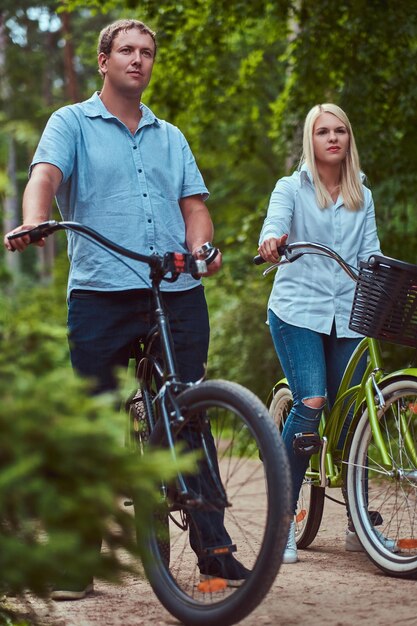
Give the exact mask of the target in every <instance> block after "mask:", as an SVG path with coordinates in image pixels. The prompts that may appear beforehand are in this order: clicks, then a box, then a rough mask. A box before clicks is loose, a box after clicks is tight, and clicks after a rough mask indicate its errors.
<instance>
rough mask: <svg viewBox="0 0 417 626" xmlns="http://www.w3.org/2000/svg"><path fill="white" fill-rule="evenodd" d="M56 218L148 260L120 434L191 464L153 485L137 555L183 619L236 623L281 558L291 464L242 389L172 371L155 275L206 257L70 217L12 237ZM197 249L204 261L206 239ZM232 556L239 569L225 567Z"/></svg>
mask: <svg viewBox="0 0 417 626" xmlns="http://www.w3.org/2000/svg"><path fill="white" fill-rule="evenodd" d="M60 229H66V230H70V231H74V232H76V233H79V234H80V235H81V236H86V237H88V238H89V239H91V240H93V241H94V242H96V243H97V244H98V245H100V246H103V247H104V248H106V249H108V250H110V251H112V253H113V254H116V255H121V256H122V257H128V258H130V259H134V260H137V261H140V262H143V263H147V264H148V265H149V268H150V279H151V289H152V294H153V302H154V312H155V319H156V323H155V326H154V327H153V328H152V329H151V331H150V332H149V334H148V335H147V336H146V337H144V338H143V341H141V345H140V346H139V350H138V355H137V367H136V373H137V382H138V387H137V391H136V392H135V393H134V394H133V395H132V397H131V398H130V400H129V401H128V403H127V409H128V414H129V420H130V440H131V443H132V444H133V446H134V447H135V448H136V449H137V450H138V451H139V452H140V453H144V452H145V453H146V449H147V448H148V447H149V446H152V447H155V448H167V449H168V450H169V451H170V454H171V456H172V460H173V463H176V462H177V455H178V454H179V452H178V450H183V451H184V449H185V453H188V452H189V451H193V452H195V453H196V455H197V457H198V462H197V464H196V469H195V470H194V471H193V472H192V474H189V473H188V474H186V475H184V474H183V473H182V472H181V471H178V472H177V474H176V479H175V480H173V481H172V482H171V483H170V484H161V489H160V497H159V502H158V504H157V506H156V507H155V510H154V511H153V514H152V518H151V520H150V524H149V528H150V529H149V532H148V535H147V541H146V545H147V551H146V554H144V558H143V563H144V567H145V571H146V574H147V576H148V578H149V581H150V583H151V585H152V588H153V590H154V592H155V594H156V595H157V597H158V598H159V600H160V601H161V603H162V604H163V605H164V606H165V608H166V609H167V610H168V611H169V612H170V613H171V614H172V615H174V616H175V617H176V618H178V619H179V620H180V621H181V622H182V623H184V624H189V625H192V626H198V625H203V626H210V625H214V624H216V626H220V625H222V626H228V625H229V624H235V623H237V622H239V621H240V620H241V619H243V618H244V617H245V616H247V615H248V614H249V613H250V612H251V611H252V610H253V609H254V608H255V607H256V606H257V605H258V604H259V603H260V602H261V600H262V599H263V598H264V596H265V595H266V593H267V592H268V590H269V589H270V587H271V585H272V583H273V581H274V579H275V577H276V575H277V573H278V570H279V568H280V565H281V562H282V554H283V551H284V548H285V545H286V540H287V536H288V528H289V521H290V474H289V469H288V462H287V456H286V452H285V448H284V446H283V444H282V441H281V439H280V435H279V433H278V431H277V429H276V427H275V425H274V423H273V421H272V419H271V417H270V416H269V415H268V411H267V410H266V407H265V406H264V405H263V403H262V402H261V401H260V400H259V399H258V398H257V397H256V396H255V395H254V394H253V393H251V392H250V391H249V390H247V389H245V388H244V387H242V386H240V385H238V384H236V383H232V382H227V381H223V380H213V381H209V380H207V381H199V382H197V383H184V382H182V381H181V380H180V377H179V374H178V372H177V368H176V365H175V352H174V347H173V343H172V339H171V335H170V331H169V321H168V318H167V314H166V312H165V310H164V305H163V294H162V293H161V289H160V286H161V283H162V281H164V280H169V281H174V280H176V279H177V278H178V276H179V275H180V274H181V273H183V272H186V273H189V274H191V275H193V276H194V277H196V278H197V277H199V275H200V274H202V273H204V272H205V271H206V268H207V266H206V262H205V261H204V260H196V259H195V258H194V257H193V256H192V255H191V254H189V253H185V254H184V253H166V254H165V255H164V256H159V255H156V254H154V255H151V256H146V255H143V254H139V253H137V252H134V251H131V250H127V249H126V248H124V247H122V246H119V245H117V244H115V243H114V242H112V241H109V240H108V239H106V238H104V237H102V236H101V235H100V234H99V233H97V232H96V231H94V230H92V229H91V228H88V227H86V226H83V225H81V224H79V223H76V222H56V221H49V222H45V223H42V224H40V225H38V226H37V227H36V228H34V229H32V230H30V231H26V233H22V232H20V233H17V234H16V235H12V237H16V236H22V234H28V235H29V236H30V238H31V241H32V242H33V241H37V240H39V239H41V238H43V237H46V236H48V235H50V234H51V233H53V232H55V231H57V230H60ZM207 254H208V255H209V259H208V260H210V255H213V250H208V251H207ZM219 529H220V531H221V532H220V531H219ZM141 530H142V529H141ZM142 532H143V530H142ZM219 537H221V540H220V539H219ZM224 537H226V540H225V539H224ZM237 560H238V561H239V563H240V564H241V565H242V566H243V572H244V576H243V577H233V576H232V577H230V572H229V573H226V572H228V571H229V570H228V567H229V565H230V564H231V563H233V564H234V563H236V561H237ZM238 578H239V579H238Z"/></svg>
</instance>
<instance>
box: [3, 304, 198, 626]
mask: <svg viewBox="0 0 417 626" xmlns="http://www.w3.org/2000/svg"><path fill="white" fill-rule="evenodd" d="M45 293H46V292H45ZM28 299H29V300H28ZM30 299H31V296H30V294H28V295H27V298H26V302H25V304H24V306H23V307H20V308H17V309H15V308H14V307H16V302H12V301H10V300H8V301H7V302H6V301H4V302H3V303H0V304H3V305H4V306H3V307H2V309H1V310H2V315H1V319H0V397H1V403H0V432H1V438H0V592H1V590H3V591H7V592H9V591H13V592H15V593H17V594H20V593H22V592H23V591H24V590H30V591H31V592H33V593H34V594H35V595H36V596H39V597H45V596H47V594H48V587H49V585H50V583H51V582H52V581H53V580H54V578H56V575H57V568H58V567H59V566H62V564H64V566H65V570H66V572H67V573H68V574H69V575H71V574H74V573H77V572H80V571H85V570H86V569H92V570H94V572H95V574H96V575H97V577H99V578H103V579H106V580H112V581H118V580H120V577H121V574H122V573H123V572H124V571H127V570H131V569H132V568H133V569H136V566H137V563H138V559H137V558H136V557H138V555H139V553H140V549H141V548H142V547H143V546H141V545H139V546H138V545H137V542H136V539H135V533H134V523H133V516H132V507H128V508H126V507H124V506H123V501H124V500H126V496H127V497H130V496H134V498H135V505H136V524H137V526H138V527H139V528H145V527H146V524H147V520H148V519H149V515H150V512H151V508H152V504H153V502H154V501H155V497H158V493H159V489H158V485H160V482H161V478H163V479H164V480H167V479H169V478H170V477H171V476H172V475H173V470H172V468H171V465H172V462H171V458H170V457H169V456H168V453H164V452H152V453H147V454H146V455H145V456H143V457H141V456H140V455H138V454H132V453H128V451H127V448H126V447H125V446H124V442H123V438H124V433H125V425H126V417H125V414H124V412H122V411H120V410H119V409H118V407H119V406H120V404H121V402H120V398H118V397H117V395H116V394H107V395H101V396H98V397H97V396H96V397H90V396H89V394H88V389H87V385H86V383H85V382H84V381H81V380H80V379H78V378H77V377H76V376H74V374H73V372H72V370H71V369H70V367H69V365H67V364H66V361H67V360H68V357H67V355H66V341H65V331H63V330H62V327H61V326H59V325H56V324H55V325H53V324H52V325H47V324H46V323H45V321H44V320H45V317H43V318H40V317H39V316H38V315H30V316H28V315H26V314H25V312H26V313H27V311H28V310H30V311H31V312H32V313H33V307H34V306H35V305H34V303H33V301H31V300H30ZM42 306H45V304H43V305H42ZM64 354H65V358H64ZM187 466H189V461H187ZM100 536H102V537H103V538H104V541H105V544H106V550H104V551H102V553H101V554H98V551H97V549H96V548H95V546H96V544H97V539H98V538H99V537H100ZM121 549H123V550H124V551H126V550H127V551H128V553H130V554H131V555H133V556H134V557H135V558H134V559H126V558H125V554H124V555H123V551H122V550H121ZM0 595H1V593H0ZM0 623H1V614H0ZM6 623H7V622H6Z"/></svg>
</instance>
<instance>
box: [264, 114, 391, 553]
mask: <svg viewBox="0 0 417 626" xmlns="http://www.w3.org/2000/svg"><path fill="white" fill-rule="evenodd" d="M362 178H363V175H362V174H361V171H360V166H359V157H358V152H357V149H356V144H355V139H354V137H353V132H352V128H351V125H350V122H349V120H348V118H347V116H346V114H345V113H344V112H343V111H342V109H340V108H339V107H338V106H336V105H334V104H319V105H316V106H315V107H313V108H312V109H311V111H310V112H309V113H308V115H307V117H306V120H305V124H304V136H303V156H302V158H301V161H300V166H299V168H298V170H297V171H296V172H294V174H293V175H292V176H287V177H284V178H282V179H280V180H279V181H278V182H277V184H276V187H275V189H274V191H273V192H272V195H271V200H270V203H269V208H268V214H267V217H266V219H265V222H264V225H263V228H262V232H261V236H260V245H259V253H260V254H261V256H262V257H263V258H264V259H265V260H266V261H270V262H276V261H277V260H278V259H279V255H278V251H277V248H278V247H279V246H281V245H283V244H284V243H286V242H288V243H291V242H293V241H314V242H319V243H322V244H325V245H327V246H329V247H331V248H333V249H334V250H336V252H338V253H339V254H340V255H341V256H342V257H343V258H344V259H346V261H347V262H348V263H350V264H351V265H353V266H355V267H357V266H358V265H359V261H361V260H367V259H368V257H369V256H370V255H371V254H380V253H381V251H380V244H379V240H378V235H377V229H376V223H375V210H374V203H373V200H372V194H371V192H370V190H369V189H368V188H367V187H365V186H364V185H363V183H362ZM354 287H355V285H354V282H353V281H352V280H351V279H350V278H349V277H348V276H347V275H346V274H345V273H344V271H343V270H342V269H341V268H340V267H339V265H337V264H336V263H335V262H334V261H332V260H331V259H329V258H326V257H323V256H318V255H309V256H306V257H302V258H300V259H299V260H298V261H297V262H296V263H294V264H288V265H284V266H282V267H281V268H280V269H279V271H278V272H277V275H276V277H275V282H274V285H273V288H272V292H271V296H270V299H269V303H268V322H269V326H270V331H271V335H272V339H273V342H274V346H275V349H276V352H277V354H278V358H279V360H280V362H281V365H282V368H283V370H284V374H285V376H286V378H287V380H288V383H289V385H290V388H291V391H292V394H293V399H294V404H293V407H292V410H291V412H290V414H289V416H288V419H287V421H286V423H285V427H284V430H283V439H284V443H285V446H286V448H287V452H288V455H289V459H290V465H291V471H292V477H293V506H294V513H295V510H296V507H297V499H298V495H299V491H300V489H301V485H302V482H303V477H304V474H305V472H306V469H307V467H308V462H309V459H308V457H305V456H300V455H296V454H295V453H294V450H293V438H294V435H295V434H296V433H300V432H304V433H307V432H309V433H311V432H317V429H318V425H319V421H320V414H321V411H322V409H323V407H324V405H325V403H326V401H328V402H329V404H330V405H331V404H332V402H333V401H334V398H335V396H336V392H337V388H338V385H339V382H340V380H341V377H342V374H343V372H344V369H345V367H346V365H347V362H348V361H349V358H350V356H351V354H352V352H353V351H354V349H355V347H356V346H357V344H358V343H359V341H360V340H361V337H359V335H358V334H357V333H355V332H353V331H351V330H350V329H349V326H348V324H349V315H350V309H351V306H352V300H353V294H354ZM364 361H365V360H364ZM364 366H365V362H364V363H363V367H364ZM363 371H364V370H362V372H358V373H357V378H358V379H359V380H360V377H361V376H362V374H363ZM359 380H358V381H355V380H353V383H354V384H355V382H359ZM346 533H347V534H346V549H347V550H360V549H361V546H360V543H359V541H358V539H357V537H356V534H355V533H354V532H353V527H351V528H350V529H349V527H348V529H347V531H346ZM387 541H388V540H387ZM297 560H298V559H297V546H296V543H295V524H294V522H292V523H291V527H290V533H289V537H288V543H287V548H286V550H285V553H284V559H283V562H284V563H296V562H297Z"/></svg>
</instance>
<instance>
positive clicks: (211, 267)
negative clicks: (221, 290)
mask: <svg viewBox="0 0 417 626" xmlns="http://www.w3.org/2000/svg"><path fill="white" fill-rule="evenodd" d="M204 246H211V244H209V243H205V244H203V247H201V246H198V247H197V248H194V250H193V257H194V258H196V259H200V260H202V261H206V260H207V257H209V258H210V249H209V248H208V249H207V250H204V249H203V248H204ZM211 250H212V251H213V250H214V248H213V246H211ZM221 266H222V253H221V252H220V250H218V249H217V254H216V256H215V257H214V259H213V260H212V261H210V262H209V263H207V272H205V273H204V274H201V276H212V275H213V274H215V273H216V272H218V271H219V269H220V268H221Z"/></svg>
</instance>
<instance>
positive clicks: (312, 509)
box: [269, 384, 325, 549]
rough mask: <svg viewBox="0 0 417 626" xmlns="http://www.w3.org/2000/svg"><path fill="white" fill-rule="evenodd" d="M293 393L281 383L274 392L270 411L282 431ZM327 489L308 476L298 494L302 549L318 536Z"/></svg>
mask: <svg viewBox="0 0 417 626" xmlns="http://www.w3.org/2000/svg"><path fill="white" fill-rule="evenodd" d="M291 407H292V394H291V391H290V388H289V387H288V385H285V384H283V385H280V386H279V387H278V388H277V389H276V390H275V393H274V396H273V398H272V401H271V404H270V406H269V413H270V415H271V417H272V419H273V420H274V422H275V424H276V426H277V428H278V430H279V431H280V432H282V430H283V428H284V424H285V421H286V419H287V417H288V415H289V412H290V411H291ZM324 495H325V490H324V489H323V488H321V487H317V486H315V485H312V484H311V481H310V480H309V479H308V478H307V477H306V478H305V479H304V482H303V484H302V486H301V490H300V494H299V496H298V502H297V510H296V513H295V517H294V521H295V540H296V543H297V547H298V548H300V549H303V548H307V547H308V546H309V545H310V544H311V543H312V542H313V541H314V539H315V538H316V535H317V533H318V530H319V528H320V524H321V520H322V517H323V509H324Z"/></svg>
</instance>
